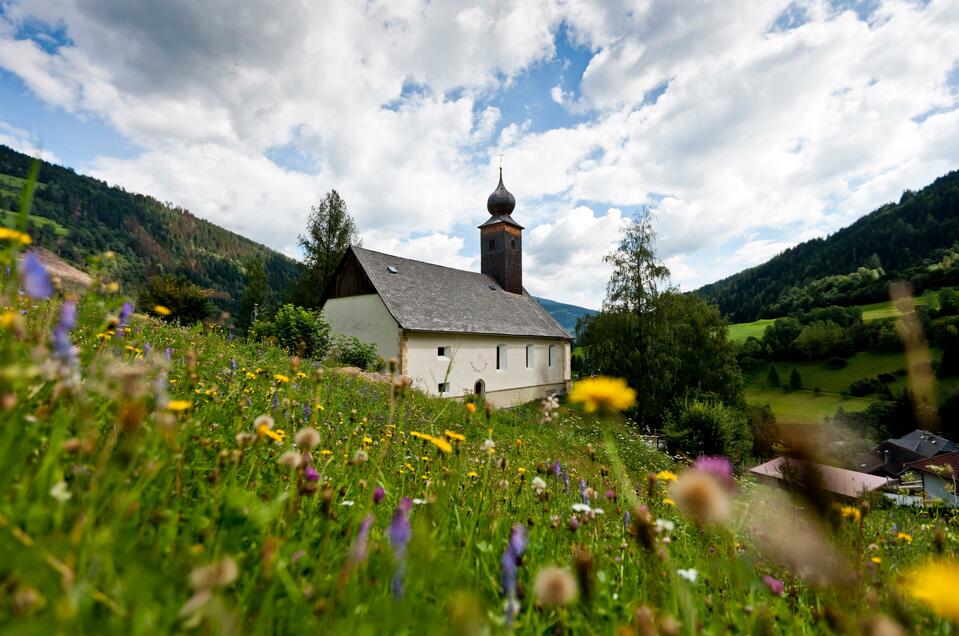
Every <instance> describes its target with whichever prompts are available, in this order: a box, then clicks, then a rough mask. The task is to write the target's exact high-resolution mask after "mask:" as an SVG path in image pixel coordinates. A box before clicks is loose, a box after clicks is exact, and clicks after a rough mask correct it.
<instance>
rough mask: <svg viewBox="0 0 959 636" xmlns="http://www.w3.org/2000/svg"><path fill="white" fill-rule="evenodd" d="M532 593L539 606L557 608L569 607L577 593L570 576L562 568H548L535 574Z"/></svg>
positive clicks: (574, 582) (574, 580)
mask: <svg viewBox="0 0 959 636" xmlns="http://www.w3.org/2000/svg"><path fill="white" fill-rule="evenodd" d="M533 593H534V594H535V596H536V600H537V601H538V602H539V604H540V605H543V606H545V607H558V606H562V605H569V604H570V603H571V602H572V601H573V600H574V599H575V598H576V595H577V594H578V593H579V591H578V589H577V586H576V579H574V578H573V575H572V574H570V573H569V572H568V571H566V570H564V569H563V568H559V567H556V566H550V567H546V568H543V569H542V570H540V571H539V572H538V573H537V574H536V580H535V582H534V583H533Z"/></svg>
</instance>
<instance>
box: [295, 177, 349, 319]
mask: <svg viewBox="0 0 959 636" xmlns="http://www.w3.org/2000/svg"><path fill="white" fill-rule="evenodd" d="M299 243H300V247H302V248H303V252H304V255H305V259H304V260H305V263H306V267H305V269H304V272H303V274H302V275H301V276H300V279H299V280H298V281H297V283H296V284H295V285H294V289H293V291H292V297H293V298H292V299H293V300H294V301H295V302H296V304H299V305H302V306H304V307H319V305H320V300H321V298H322V296H323V292H324V291H325V290H326V285H327V284H328V283H329V282H330V278H331V277H332V276H333V271H334V270H335V269H336V266H337V265H338V264H339V262H340V259H341V258H343V254H345V253H346V250H347V249H348V248H349V247H350V246H351V245H359V244H360V240H359V235H358V233H357V231H356V224H355V223H354V222H353V218H352V217H351V216H350V213H349V211H348V210H347V207H346V201H344V200H343V197H341V196H340V195H339V193H338V192H337V191H336V190H330V191H329V192H327V193H326V195H325V196H324V197H323V200H322V201H320V203H319V205H314V206H313V207H312V208H310V217H309V219H308V220H307V226H306V233H305V234H301V235H300V236H299Z"/></svg>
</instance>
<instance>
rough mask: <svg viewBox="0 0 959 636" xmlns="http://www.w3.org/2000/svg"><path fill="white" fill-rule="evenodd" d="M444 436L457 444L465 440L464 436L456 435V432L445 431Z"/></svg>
mask: <svg viewBox="0 0 959 636" xmlns="http://www.w3.org/2000/svg"><path fill="white" fill-rule="evenodd" d="M446 436H447V437H448V438H450V439H452V440H456V441H457V442H463V441H465V440H466V436H465V435H461V434H460V433H457V432H455V431H450V430H447V431H446Z"/></svg>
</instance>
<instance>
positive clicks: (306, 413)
mask: <svg viewBox="0 0 959 636" xmlns="http://www.w3.org/2000/svg"><path fill="white" fill-rule="evenodd" d="M303 419H304V420H309V419H310V405H309V404H307V403H306V402H304V403H303Z"/></svg>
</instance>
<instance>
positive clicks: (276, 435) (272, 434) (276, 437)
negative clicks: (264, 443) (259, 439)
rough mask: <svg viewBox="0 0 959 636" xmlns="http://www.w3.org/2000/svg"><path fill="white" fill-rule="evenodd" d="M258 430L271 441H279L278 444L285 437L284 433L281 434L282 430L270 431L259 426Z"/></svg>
mask: <svg viewBox="0 0 959 636" xmlns="http://www.w3.org/2000/svg"><path fill="white" fill-rule="evenodd" d="M258 432H259V433H260V435H265V436H266V437H269V438H270V439H272V440H273V441H275V442H279V443H280V444H282V443H283V440H284V439H286V435H284V434H283V431H271V430H270V429H268V428H265V427H260V429H259V430H258Z"/></svg>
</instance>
